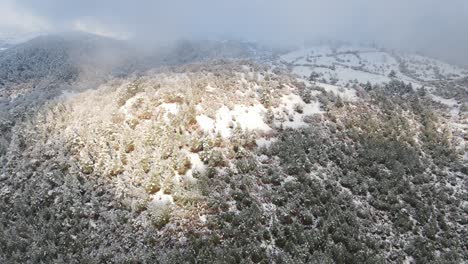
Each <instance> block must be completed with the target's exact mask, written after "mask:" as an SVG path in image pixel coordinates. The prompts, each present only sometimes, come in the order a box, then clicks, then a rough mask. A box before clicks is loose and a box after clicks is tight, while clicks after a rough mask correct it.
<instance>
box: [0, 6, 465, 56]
mask: <svg viewBox="0 0 468 264" xmlns="http://www.w3.org/2000/svg"><path fill="white" fill-rule="evenodd" d="M2 1H7V2H5V3H9V5H10V6H11V5H12V4H11V3H12V2H9V0H0V2H2ZM15 3H18V4H17V5H21V6H22V7H24V10H23V11H26V13H25V14H30V15H29V17H30V18H29V21H31V19H33V18H35V19H38V18H44V19H45V21H49V25H50V24H53V25H65V26H64V28H60V29H58V28H57V26H54V28H53V29H54V30H66V29H79V30H82V31H87V32H93V33H98V34H101V35H106V36H117V37H119V36H122V35H123V36H131V37H134V38H135V39H138V40H141V41H142V42H145V43H160V42H163V41H170V40H174V39H178V38H220V37H226V36H227V37H231V38H243V39H248V40H254V41H260V42H264V43H268V44H276V45H278V44H302V43H304V42H310V41H314V40H324V39H334V40H344V41H353V42H367V43H369V42H375V43H378V44H381V45H383V46H386V47H389V48H398V49H404V50H408V51H422V52H426V53H429V54H430V55H433V56H437V57H442V58H446V59H450V60H452V61H455V62H459V63H463V62H464V63H466V64H467V65H468V55H464V54H468V52H467V47H468V26H467V25H468V1H466V0H450V1H442V0H411V1H408V0H392V1H384V0H197V1H191V0H171V1H163V0H135V1H128V0H100V1H96V0H80V1H63V0H41V1H37V0H16V1H15ZM17 5H14V6H16V7H17ZM16 7H15V8H16ZM10 9H11V8H10ZM1 10H2V13H5V11H4V10H6V9H5V8H1ZM15 10H18V9H17V8H16V9H15ZM13 13H14V14H15V12H13ZM16 14H17V15H18V16H19V14H23V13H22V12H18V11H16ZM3 20H5V19H3ZM7 20H8V21H12V22H11V23H18V24H20V25H21V24H23V23H25V24H26V25H25V27H26V28H27V27H28V26H29V27H30V26H34V25H36V24H37V25H40V24H41V23H34V22H32V23H31V22H29V23H28V22H27V21H28V19H23V18H22V17H10V19H7ZM0 21H1V20H0ZM15 21H21V22H15ZM4 23H5V22H4ZM460 54H462V56H460Z"/></svg>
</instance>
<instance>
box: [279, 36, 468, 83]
mask: <svg viewBox="0 0 468 264" xmlns="http://www.w3.org/2000/svg"><path fill="white" fill-rule="evenodd" d="M279 62H280V64H282V65H285V67H287V68H289V69H291V70H292V73H294V74H296V75H298V76H299V77H301V78H308V77H309V76H310V75H311V74H312V73H316V75H317V77H316V79H317V80H318V81H320V82H324V81H325V82H327V83H332V84H337V85H341V86H343V85H346V84H350V83H355V82H359V83H367V82H370V83H372V84H381V83H385V82H389V81H390V80H391V77H393V78H397V79H399V80H403V81H405V82H410V83H412V84H413V85H416V86H418V84H419V85H423V84H424V83H425V82H430V81H437V80H451V79H456V78H461V77H465V76H468V70H466V69H463V68H460V67H457V66H453V65H450V64H448V63H445V62H442V61H439V60H436V59H431V58H427V57H424V56H421V55H414V54H403V53H401V54H400V53H397V52H393V51H391V52H390V51H385V50H378V49H375V48H369V47H360V46H341V47H337V48H332V47H330V46H326V45H320V46H314V47H308V48H302V49H298V50H295V51H292V52H290V53H287V54H283V55H282V56H280V58H279ZM391 75H392V76H391Z"/></svg>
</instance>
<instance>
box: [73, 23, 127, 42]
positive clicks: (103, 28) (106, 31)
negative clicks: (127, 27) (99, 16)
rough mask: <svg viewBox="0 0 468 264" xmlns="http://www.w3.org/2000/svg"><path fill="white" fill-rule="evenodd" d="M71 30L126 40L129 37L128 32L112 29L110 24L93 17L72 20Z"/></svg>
mask: <svg viewBox="0 0 468 264" xmlns="http://www.w3.org/2000/svg"><path fill="white" fill-rule="evenodd" d="M72 29H73V30H76V31H81V32H86V33H91V34H95V35H99V36H104V37H109V38H114V39H120V40H126V39H129V38H130V34H129V33H126V32H123V31H118V30H115V29H112V28H111V27H110V26H107V25H104V24H103V23H101V22H99V21H97V20H96V19H93V18H80V19H77V20H75V21H74V22H73V26H72Z"/></svg>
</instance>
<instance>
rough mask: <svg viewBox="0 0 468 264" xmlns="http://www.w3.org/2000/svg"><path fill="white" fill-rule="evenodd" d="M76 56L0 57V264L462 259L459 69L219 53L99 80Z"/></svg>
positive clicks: (465, 205) (356, 53)
mask: <svg viewBox="0 0 468 264" xmlns="http://www.w3.org/2000/svg"><path fill="white" fill-rule="evenodd" d="M68 40H69V39H68V38H66V39H62V38H59V39H57V38H52V39H50V38H43V39H36V40H34V41H31V42H28V43H26V44H24V45H21V46H15V47H12V48H11V49H8V50H6V51H5V53H3V55H2V53H0V76H6V77H8V78H7V79H6V80H3V83H0V110H1V111H0V132H1V133H0V263H28V262H32V263H56V262H66V263H76V262H78V261H79V262H85V263H140V262H142V263H155V262H157V263H220V262H221V263H343V264H344V263H431V262H433V263H463V262H464V261H465V262H466V260H468V253H467V250H466V249H467V248H468V244H467V243H468V241H467V240H466V237H468V229H467V225H468V222H467V219H468V190H467V188H466V186H468V155H467V152H468V151H467V150H468V145H467V143H466V142H467V141H468V92H467V91H468V79H467V78H466V71H465V70H463V69H460V68H458V67H454V66H450V65H447V64H444V63H442V62H439V61H437V60H432V59H427V58H423V57H420V56H414V55H401V54H400V55H398V54H395V53H389V52H385V51H381V50H376V49H367V48H355V47H345V46H343V47H341V48H336V49H333V48H330V47H325V46H321V47H312V48H308V49H301V50H298V51H292V52H288V53H280V54H277V53H274V52H271V51H269V50H262V49H261V48H260V47H258V46H256V45H252V44H249V43H236V42H216V41H207V42H203V41H201V42H183V43H181V44H180V45H178V46H176V47H175V48H171V49H169V50H167V51H165V52H164V53H163V54H158V56H150V57H144V58H141V57H138V56H135V57H134V56H131V55H129V56H128V58H127V59H125V60H119V61H118V63H116V64H115V66H114V65H112V66H113V67H109V69H106V70H103V69H102V68H101V65H102V64H99V63H92V62H93V61H92V60H90V61H87V63H82V61H76V60H75V59H74V58H76V55H79V56H78V57H79V58H89V59H90V58H93V55H94V54H96V52H97V50H96V48H97V47H101V48H102V47H106V45H104V46H102V45H98V46H96V45H94V44H96V43H103V42H102V40H99V39H95V38H86V41H87V42H79V44H78V45H77V44H76V43H75V42H73V41H72V42H71V43H70V41H68ZM93 41H97V42H96V43H94V44H93V43H89V42H93ZM51 43H52V44H54V45H49V44H51ZM83 43H88V45H86V47H87V48H83V45H82V44H83ZM106 43H107V42H106ZM114 44H115V43H114ZM112 46H114V45H112ZM114 47H115V46H114ZM117 47H121V46H120V45H117ZM99 50H100V49H99ZM118 50H120V49H118ZM107 54H109V53H107ZM110 54H112V53H110ZM72 55H75V56H72ZM100 58H101V57H100ZM90 62H91V63H90ZM127 64H128V65H127ZM123 66H124V67H123ZM115 67H117V68H119V69H121V70H119V71H117V73H116V70H115V69H116V68H115ZM59 69H60V70H59ZM83 71H84V72H83ZM68 72H70V73H73V74H63V73H68ZM89 72H91V73H93V74H91V75H90V73H89ZM87 76H93V77H96V78H94V80H95V81H94V82H89V80H88V79H87ZM6 77H4V79H5V78H6ZM0 81H2V80H0ZM77 260H78V261H77Z"/></svg>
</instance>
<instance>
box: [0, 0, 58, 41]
mask: <svg viewBox="0 0 468 264" xmlns="http://www.w3.org/2000/svg"><path fill="white" fill-rule="evenodd" d="M50 28H51V27H50V24H49V22H48V21H47V19H45V18H43V17H40V16H38V15H35V14H33V13H31V12H29V11H28V10H27V9H24V8H22V7H21V6H19V5H17V4H16V3H15V2H13V1H6V0H1V1H0V34H1V35H11V34H16V35H20V34H30V33H37V32H45V31H48V30H50Z"/></svg>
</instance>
